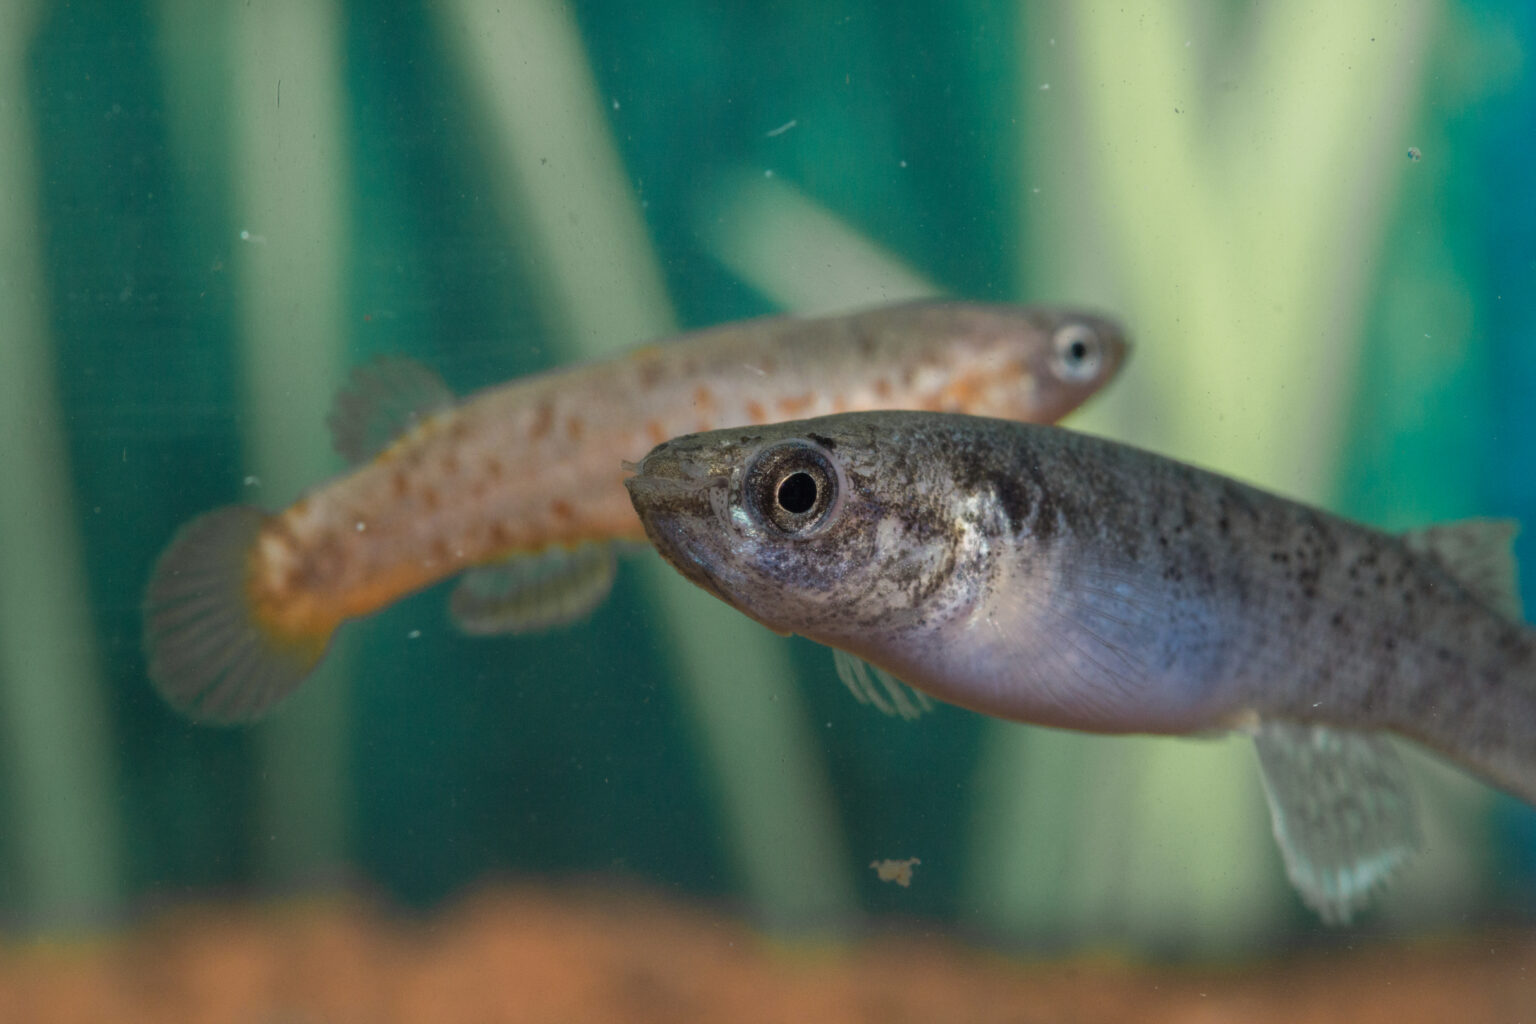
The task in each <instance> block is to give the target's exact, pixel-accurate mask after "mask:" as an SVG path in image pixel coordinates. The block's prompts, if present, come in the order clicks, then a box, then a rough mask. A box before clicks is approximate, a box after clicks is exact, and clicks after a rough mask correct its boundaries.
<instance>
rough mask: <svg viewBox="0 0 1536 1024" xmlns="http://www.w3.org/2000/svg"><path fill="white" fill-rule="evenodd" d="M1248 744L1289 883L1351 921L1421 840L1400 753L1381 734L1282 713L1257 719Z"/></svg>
mask: <svg viewBox="0 0 1536 1024" xmlns="http://www.w3.org/2000/svg"><path fill="white" fill-rule="evenodd" d="M1253 744H1254V748H1255V749H1256V750H1257V751H1258V755H1259V767H1260V769H1261V775H1262V777H1263V780H1264V791H1265V793H1266V794H1268V796H1269V811H1270V818H1271V821H1272V822H1273V824H1274V829H1275V841H1276V842H1277V843H1279V844H1280V853H1281V856H1282V857H1284V859H1285V872H1286V874H1287V875H1288V876H1290V879H1291V884H1292V885H1294V886H1295V887H1296V889H1297V891H1298V892H1300V893H1301V899H1302V902H1303V903H1305V904H1306V905H1307V906H1309V907H1311V908H1312V909H1313V910H1315V911H1317V913H1318V914H1319V916H1321V917H1322V919H1323V921H1324V922H1326V923H1327V924H1348V923H1349V920H1350V918H1351V917H1352V916H1353V915H1354V913H1355V912H1356V911H1358V910H1360V909H1361V908H1362V907H1364V906H1365V904H1366V902H1367V901H1368V900H1369V899H1370V895H1371V892H1372V891H1373V890H1374V889H1375V888H1376V887H1377V886H1379V885H1381V884H1382V883H1383V882H1385V881H1386V880H1387V878H1388V877H1389V876H1390V875H1391V874H1392V873H1393V872H1394V871H1395V870H1397V868H1398V867H1400V866H1401V865H1402V864H1404V863H1405V862H1406V861H1407V860H1408V859H1409V858H1410V857H1412V856H1413V853H1414V851H1415V850H1416V849H1417V847H1418V844H1419V824H1418V812H1417V809H1416V807H1415V805H1414V798H1413V792H1412V790H1411V788H1410V784H1409V780H1408V775H1407V772H1406V770H1405V769H1404V767H1403V762H1402V760H1401V759H1400V758H1399V757H1398V756H1397V751H1395V750H1393V749H1392V747H1391V746H1390V745H1389V744H1388V742H1387V741H1386V739H1385V738H1383V737H1380V736H1373V735H1368V734H1365V733H1360V732H1352V731H1349V730H1344V729H1330V728H1327V727H1324V726H1309V725H1295V724H1292V723H1288V722H1263V723H1260V724H1259V725H1258V726H1257V727H1256V729H1255V731H1254V734H1253Z"/></svg>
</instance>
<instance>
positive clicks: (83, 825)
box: [0, 0, 123, 929]
mask: <svg viewBox="0 0 1536 1024" xmlns="http://www.w3.org/2000/svg"><path fill="white" fill-rule="evenodd" d="M42 7H43V5H42V4H41V3H38V2H32V0H8V2H7V3H5V4H4V5H0V97H3V98H4V99H3V101H0V310H4V311H5V336H4V339H3V341H0V480H3V484H0V751H3V752H0V758H3V761H0V764H3V768H4V776H5V779H6V780H7V786H6V789H7V792H6V796H7V799H8V800H9V802H10V804H11V809H12V814H11V815H10V820H12V821H14V822H15V823H16V828H15V829H14V830H13V831H12V832H10V833H9V834H7V835H5V836H4V837H0V842H3V843H4V844H5V845H6V847H7V853H8V854H9V856H10V857H11V858H12V859H13V863H14V864H15V866H16V872H17V873H16V877H15V878H14V880H13V882H12V883H11V884H10V885H9V886H8V888H10V889H11V891H12V892H14V893H15V897H14V904H13V905H14V907H15V908H16V910H17V911H18V913H19V917H20V920H21V921H22V922H24V923H25V924H27V925H29V926H33V927H36V928H39V929H58V928H67V927H74V926H81V925H86V924H90V923H100V922H102V921H104V920H108V919H110V918H111V917H113V916H115V915H116V914H117V913H118V912H119V911H120V910H121V904H122V899H123V863H122V861H123V848H122V823H121V821H120V817H119V814H120V812H119V805H118V803H117V795H118V792H117V791H118V780H117V774H116V769H115V766H114V764H113V760H112V755H113V751H114V750H115V749H116V748H115V744H114V743H113V742H112V740H111V735H110V729H109V727H108V724H107V709H106V706H105V701H104V696H105V695H104V693H103V685H104V684H103V680H102V673H101V661H100V653H99V651H98V648H97V642H96V628H95V624H94V622H93V620H92V616H91V612H90V608H89V598H88V594H87V586H86V581H85V567H84V560H83V554H82V549H81V540H80V533H79V529H78V522H77V520H78V517H79V515H80V507H79V504H78V503H77V502H76V500H75V497H74V487H73V483H72V480H71V470H70V460H69V453H68V448H67V446H66V444H65V439H64V427H63V423H62V420H61V418H60V415H59V398H58V382H57V379H56V376H55V371H56V367H55V363H54V359H55V347H54V340H53V337H52V334H51V332H50V329H49V319H50V315H51V314H50V311H49V308H48V306H49V297H48V289H47V286H46V284H45V281H44V276H43V270H42V265H43V257H42V244H43V232H42V225H41V219H40V215H39V202H40V197H39V194H38V179H37V172H38V169H37V167H36V166H35V164H34V160H35V159H36V154H37V152H38V150H39V146H38V142H37V132H38V126H37V125H36V124H35V123H34V122H33V118H32V116H31V115H32V108H31V105H30V104H29V102H28V97H29V96H30V95H31V86H30V83H29V81H28V74H27V68H28V56H29V54H30V52H31V46H32V43H33V41H34V39H35V38H36V31H37V27H38V19H39V16H40V14H41V13H42Z"/></svg>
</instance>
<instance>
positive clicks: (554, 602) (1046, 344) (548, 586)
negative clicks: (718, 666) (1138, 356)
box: [144, 302, 1126, 722]
mask: <svg viewBox="0 0 1536 1024" xmlns="http://www.w3.org/2000/svg"><path fill="white" fill-rule="evenodd" d="M1125 352H1126V342H1125V339H1124V335H1123V333H1122V331H1121V330H1120V328H1119V327H1118V325H1116V324H1115V323H1113V322H1112V321H1109V320H1107V319H1104V318H1102V317H1098V316H1093V315H1090V314H1086V313H1081V312H1076V311H1069V310H1062V309H1051V308H1041V307H1025V306H1005V305H979V304H972V303H963V302H916V303H906V304H901V305H895V306H888V307H883V308H879V309H874V310H870V311H867V312H861V313H854V314H849V315H843V316H835V317H826V318H821V319H801V318H797V317H790V316H782V317H769V318H764V319H760V320H753V321H748V322H744V323H735V324H727V325H724V326H720V327H716V328H712V329H709V330H703V331H697V332H694V333H691V334H687V335H683V336H681V337H679V338H677V339H676V340H674V341H672V342H671V343H668V344H661V345H651V346H647V347H644V348H641V349H638V350H636V351H634V352H631V353H629V354H628V355H625V356H622V357H619V358H615V359H611V360H607V361H602V362H595V363H591V364H587V365H584V366H578V367H575V368H571V369H561V370H555V371H551V372H548V373H544V374H539V375H535V376H532V377H527V378H522V379H519V380H515V381H512V382H511V383H508V384H504V385H501V386H499V387H494V388H490V389H488V390H485V391H482V392H480V393H478V394H476V395H473V396H471V397H470V398H468V399H466V400H465V401H463V402H455V401H454V398H453V396H452V394H451V393H450V392H449V391H448V389H447V387H446V385H444V384H443V383H442V382H441V381H440V380H439V379H438V378H437V377H436V376H435V375H434V374H432V373H431V372H430V371H427V370H425V369H423V368H422V367H420V366H418V365H417V364H415V363H412V362H409V361H407V360H386V361H381V362H376V363H373V364H370V365H368V366H365V367H361V368H359V369H358V370H357V371H355V372H354V374H353V377H352V380H351V382H350V384H349V385H348V387H347V388H346V389H344V390H343V392H342V393H341V394H340V395H339V396H338V398H337V402H336V406H335V410H334V412H333V413H332V415H331V418H330V426H331V431H332V435H333V439H334V441H335V444H336V447H337V449H338V451H340V452H341V454H342V455H344V456H346V457H347V458H349V459H350V460H352V461H353V462H356V463H359V464H360V465H359V466H358V468H356V469H354V470H353V471H352V472H350V473H348V474H346V475H343V476H340V477H337V478H335V479H333V480H330V481H328V482H327V483H324V484H322V485H321V486H319V487H318V488H316V489H315V490H312V491H310V492H309V493H308V494H306V495H305V496H304V497H303V498H301V499H300V500H299V501H297V502H295V503H294V504H293V505H291V506H290V507H288V508H287V509H285V510H283V511H281V512H278V513H276V514H268V513H266V512H264V511H262V510H261V509H258V508H254V507H252V506H248V505H235V506H229V507H226V508H221V509H217V510H215V511H213V512H209V513H207V514H205V515H203V516H202V517H200V518H198V519H195V520H193V521H192V522H191V523H189V524H187V525H186V526H185V527H183V528H182V530H181V531H180V532H179V533H178V534H177V535H176V537H175V538H174V539H173V540H172V542H171V544H170V545H169V547H168V548H167V549H166V551H165V552H164V553H163V554H162V555H161V556H160V560H159V562H158V563H157V564H156V566H155V570H154V573H153V575H152V576H151V578H150V581H149V585H148V588H147V591H146V595H145V602H144V622H145V627H144V631H145V650H146V654H147V657H148V662H149V676H150V679H151V680H152V681H153V682H154V684H155V686H156V688H157V689H158V690H159V692H160V693H161V694H162V695H163V696H164V697H165V698H166V700H168V701H169V702H170V703H171V704H172V705H174V706H175V707H177V708H178V709H180V710H182V711H184V712H186V713H188V714H190V715H192V716H194V717H197V718H201V719H205V720H210V721H223V722H232V721H239V720H243V719H250V718H254V717H256V716H258V715H260V714H262V713H263V712H265V711H267V710H268V709H269V708H270V707H271V706H272V705H273V704H274V703H276V702H277V701H279V700H280V699H282V698H283V697H284V696H286V695H287V694H288V693H289V692H291V691H292V690H293V689H294V688H295V687H296V686H297V685H298V684H299V683H300V682H302V681H303V679H304V677H305V676H306V675H308V674H309V673H310V671H312V670H313V669H314V667H315V665H316V664H317V663H318V662H319V661H320V659H321V658H322V657H323V656H324V654H325V651H326V648H327V646H328V645H329V643H330V640H331V636H332V634H333V633H334V632H335V630H336V627H337V626H339V625H340V624H341V623H342V622H344V621H346V620H347V619H352V618H357V617H359V616H363V615H367V614H369V613H371V612H374V611H377V610H378V609H380V608H383V607H384V606H386V605H388V604H390V603H392V602H394V601H396V600H398V599H399V598H401V597H403V596H405V595H406V594H409V593H412V592H413V591H416V590H419V589H421V588H423V587H425V586H427V585H429V584H432V583H435V582H437V581H439V580H442V579H445V578H447V577H449V576H452V575H455V574H457V573H464V576H463V578H462V579H461V581H460V582H459V584H458V586H457V588H456V590H455V591H454V593H453V595H452V597H451V599H450V606H451V610H452V614H453V618H454V620H455V622H456V623H457V624H458V625H459V626H460V628H462V629H464V630H466V631H467V632H470V633H479V634H490V633H515V632H523V631H529V630H534V629H539V628H544V627H547V626H550V625H553V624H556V623H560V622H565V621H569V620H571V619H575V618H577V617H579V616H581V615H583V614H584V613H586V612H587V611H589V610H590V609H591V608H593V607H594V606H595V605H596V604H598V603H600V602H601V601H602V599H603V598H604V597H605V596H606V594H607V593H608V590H609V588H610V586H611V584H612V580H613V574H614V570H615V559H614V553H613V548H614V543H613V542H623V541H635V542H640V541H643V540H644V538H645V534H644V531H643V530H642V528H641V525H640V521H639V519H638V518H637V517H636V515H635V512H634V509H633V507H632V506H631V505H630V502H629V498H628V495H627V494H626V492H625V489H624V485H623V477H624V470H623V463H624V461H625V460H626V459H638V458H639V457H640V456H642V455H644V454H645V452H646V451H647V450H648V449H649V448H650V447H651V446H653V445H655V444H659V443H660V442H662V441H664V440H666V439H667V438H670V437H674V436H676V435H678V434H685V433H689V432H692V431H701V430H710V429H717V428H721V427H729V426H733V425H748V424H758V423H765V422H774V421H778V420H786V419H796V418H800V417H806V416H817V415H822V414H825V413H834V412H844V411H858V410H869V409H915V410H935V411H950V412H969V413H975V414H979V415H987V416H996V417H1004V418H1009V419H1020V420H1030V421H1036V422H1045V423H1048V422H1054V421H1055V420H1057V419H1059V418H1061V417H1062V416H1064V415H1066V414H1067V413H1068V412H1070V411H1071V410H1072V409H1074V408H1076V407H1077V405H1078V404H1079V403H1081V402H1082V401H1083V400H1084V399H1086V398H1087V397H1088V396H1089V395H1091V394H1093V393H1094V392H1095V391H1097V390H1098V389H1099V388H1100V387H1101V386H1103V384H1105V383H1106V382H1107V381H1108V380H1109V379H1110V378H1111V377H1113V376H1114V374H1115V372H1116V371H1117V370H1118V369H1119V367H1120V364H1121V362H1122V360H1123V358H1124V356H1125ZM466 570H467V571H466Z"/></svg>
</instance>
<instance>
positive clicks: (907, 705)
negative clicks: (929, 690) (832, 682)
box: [832, 647, 933, 720]
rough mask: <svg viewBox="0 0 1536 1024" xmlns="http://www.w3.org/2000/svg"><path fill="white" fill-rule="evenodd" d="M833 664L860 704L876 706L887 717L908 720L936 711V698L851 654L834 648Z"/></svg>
mask: <svg viewBox="0 0 1536 1024" xmlns="http://www.w3.org/2000/svg"><path fill="white" fill-rule="evenodd" d="M832 664H833V665H834V666H835V667H836V668H837V678H839V679H841V680H842V681H843V685H844V686H846V687H848V692H850V693H852V694H853V695H854V697H855V698H856V699H857V700H858V702H859V703H860V704H872V705H874V707H875V708H876V709H877V710H878V711H881V712H883V713H884V714H887V715H900V716H901V717H902V718H905V719H908V720H910V719H914V718H918V717H920V716H921V715H923V714H924V713H926V712H928V711H932V710H933V698H931V697H929V696H928V695H927V694H926V693H923V692H922V691H921V690H914V689H913V688H912V687H910V686H908V685H907V684H906V683H904V682H902V681H901V680H899V679H897V678H896V677H895V676H893V675H891V674H890V673H889V672H887V671H885V670H884V669H882V668H876V667H875V666H873V665H871V664H870V663H869V662H867V661H864V660H863V659H862V658H855V657H854V656H853V655H851V654H849V653H848V652H847V651H841V650H838V649H837V648H836V647H834V648H832ZM877 684H878V685H877Z"/></svg>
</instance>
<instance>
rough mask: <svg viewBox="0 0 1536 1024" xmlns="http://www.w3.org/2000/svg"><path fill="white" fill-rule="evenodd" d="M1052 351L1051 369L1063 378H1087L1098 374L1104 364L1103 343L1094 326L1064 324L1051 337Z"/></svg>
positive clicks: (1076, 379) (1073, 379)
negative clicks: (1053, 352) (1053, 351)
mask: <svg viewBox="0 0 1536 1024" xmlns="http://www.w3.org/2000/svg"><path fill="white" fill-rule="evenodd" d="M1051 344H1052V346H1053V347H1054V348H1055V350H1056V351H1055V354H1054V355H1053V356H1052V357H1051V369H1053V370H1055V371H1056V375H1057V376H1059V377H1061V378H1062V379H1063V380H1070V381H1086V380H1092V379H1093V378H1094V377H1096V376H1098V373H1099V367H1100V366H1102V365H1103V364H1104V343H1103V342H1102V341H1100V339H1099V335H1098V333H1097V332H1096V331H1094V330H1093V328H1091V327H1089V326H1087V325H1086V324H1081V323H1068V324H1063V325H1062V326H1061V327H1059V328H1057V330H1056V335H1055V337H1053V338H1052V339H1051Z"/></svg>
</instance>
